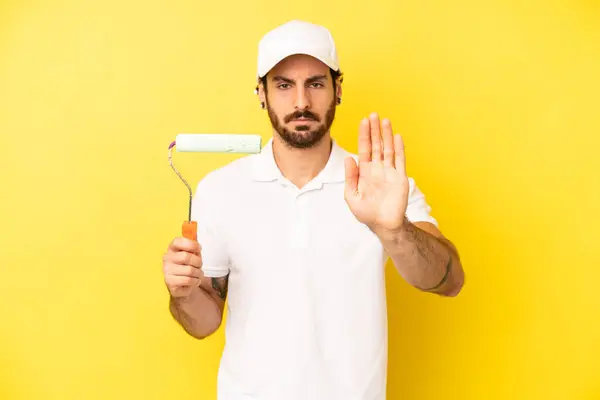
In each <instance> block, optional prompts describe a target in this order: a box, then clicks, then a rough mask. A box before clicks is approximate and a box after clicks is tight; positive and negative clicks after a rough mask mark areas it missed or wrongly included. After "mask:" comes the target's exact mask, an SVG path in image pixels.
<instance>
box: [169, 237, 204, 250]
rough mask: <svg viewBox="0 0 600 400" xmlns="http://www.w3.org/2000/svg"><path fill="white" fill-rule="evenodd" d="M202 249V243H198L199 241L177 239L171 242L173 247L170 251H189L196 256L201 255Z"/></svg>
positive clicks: (183, 238)
mask: <svg viewBox="0 0 600 400" xmlns="http://www.w3.org/2000/svg"><path fill="white" fill-rule="evenodd" d="M201 249H202V246H200V243H198V241H196V240H191V239H188V238H185V237H178V238H175V239H174V240H173V241H172V242H171V246H170V247H169V250H171V251H172V252H178V251H188V252H190V253H194V254H200V250H201Z"/></svg>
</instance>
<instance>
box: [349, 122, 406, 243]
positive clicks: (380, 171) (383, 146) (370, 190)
mask: <svg viewBox="0 0 600 400" xmlns="http://www.w3.org/2000/svg"><path fill="white" fill-rule="evenodd" d="M344 163H345V170H346V187H345V194H344V197H345V199H346V202H347V203H348V206H349V207H350V210H351V211H352V213H353V214H354V215H355V216H356V218H357V219H358V220H359V221H360V222H362V223H364V224H366V225H367V226H368V227H369V228H371V230H373V231H374V232H378V231H380V230H384V231H396V230H398V229H400V228H401V227H402V225H403V223H404V215H405V213H406V207H407V204H408V192H409V181H408V177H407V175H406V164H405V157H404V143H403V142H402V137H401V136H400V135H399V134H395V135H394V134H393V132H392V124H391V122H390V121H389V120H388V119H384V120H383V121H382V122H381V123H380V121H379V116H378V115H377V114H376V113H373V114H371V115H370V117H369V118H368V119H367V118H365V119H363V120H362V121H361V123H360V128H359V135H358V165H357V164H356V162H355V160H354V159H353V158H352V157H348V158H346V160H345V161H344Z"/></svg>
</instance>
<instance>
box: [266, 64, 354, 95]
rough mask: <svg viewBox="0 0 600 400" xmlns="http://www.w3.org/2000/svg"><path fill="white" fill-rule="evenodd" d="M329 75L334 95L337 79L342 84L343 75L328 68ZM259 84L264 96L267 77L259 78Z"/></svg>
mask: <svg viewBox="0 0 600 400" xmlns="http://www.w3.org/2000/svg"><path fill="white" fill-rule="evenodd" d="M329 73H330V74H331V79H332V81H333V94H334V95H335V94H336V91H337V83H336V82H337V79H338V78H340V77H341V79H340V83H342V81H343V80H344V77H343V73H342V71H340V70H337V71H335V70H334V69H332V68H329ZM260 82H261V83H262V84H263V90H264V91H265V94H266V93H267V75H265V76H263V77H262V78H260ZM256 90H258V86H257V87H256Z"/></svg>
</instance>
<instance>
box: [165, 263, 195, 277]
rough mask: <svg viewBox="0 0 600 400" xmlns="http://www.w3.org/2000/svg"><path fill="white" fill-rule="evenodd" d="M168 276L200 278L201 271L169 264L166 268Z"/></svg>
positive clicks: (186, 266)
mask: <svg viewBox="0 0 600 400" xmlns="http://www.w3.org/2000/svg"><path fill="white" fill-rule="evenodd" d="M167 270H168V274H169V275H173V276H187V277H190V278H201V277H202V276H203V273H202V270H201V269H199V268H195V267H192V266H190V265H179V264H171V265H169V266H168V267H167Z"/></svg>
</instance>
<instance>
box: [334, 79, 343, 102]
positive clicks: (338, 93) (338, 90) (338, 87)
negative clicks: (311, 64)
mask: <svg viewBox="0 0 600 400" xmlns="http://www.w3.org/2000/svg"><path fill="white" fill-rule="evenodd" d="M335 91H336V93H335V96H336V98H338V99H341V98H342V77H339V78H337V79H336V83H335Z"/></svg>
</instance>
